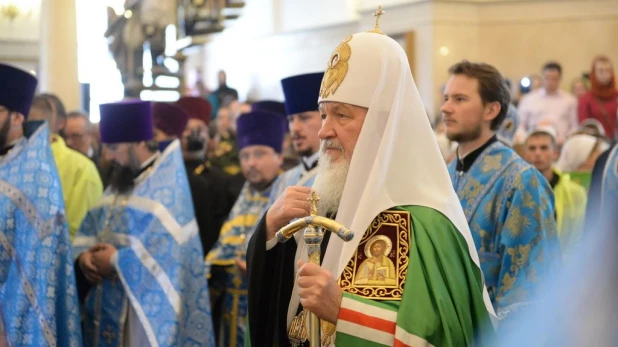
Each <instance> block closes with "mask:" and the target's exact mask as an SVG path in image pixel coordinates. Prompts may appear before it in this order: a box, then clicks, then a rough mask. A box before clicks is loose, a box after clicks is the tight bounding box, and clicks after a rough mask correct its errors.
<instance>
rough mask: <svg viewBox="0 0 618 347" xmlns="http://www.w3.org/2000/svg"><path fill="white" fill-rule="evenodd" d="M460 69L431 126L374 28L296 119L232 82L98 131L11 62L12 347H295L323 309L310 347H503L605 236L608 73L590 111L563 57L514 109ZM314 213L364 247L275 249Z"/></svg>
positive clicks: (591, 93)
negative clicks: (548, 287) (565, 76)
mask: <svg viewBox="0 0 618 347" xmlns="http://www.w3.org/2000/svg"><path fill="white" fill-rule="evenodd" d="M449 74H450V78H449V80H448V82H447V83H446V84H445V86H444V90H443V97H444V100H443V104H442V106H441V109H440V114H441V116H440V117H439V120H438V121H437V122H436V126H435V127H433V129H432V126H431V124H430V122H429V121H428V118H427V115H426V112H425V107H424V106H423V104H422V102H421V98H420V96H419V93H418V90H417V87H416V85H415V83H414V80H413V77H412V74H411V72H410V68H409V64H408V60H407V57H406V54H405V52H404V51H403V49H402V48H401V47H400V45H399V44H398V43H397V42H396V41H394V40H392V39H391V38H389V37H388V36H386V35H384V34H383V33H382V32H381V31H380V30H379V28H378V27H377V25H376V28H374V29H373V30H371V31H368V32H361V33H357V34H354V35H352V36H350V37H347V38H345V39H344V40H343V41H342V42H341V43H340V44H339V46H338V47H336V48H335V50H334V52H333V55H332V57H331V58H330V59H329V61H328V65H327V69H326V71H325V72H320V73H311V74H302V75H296V76H290V77H288V78H285V79H283V80H282V81H281V86H282V90H283V93H284V95H285V101H284V102H278V101H273V100H260V101H256V102H251V103H240V102H239V100H238V93H237V92H236V91H235V90H234V89H232V88H230V87H229V86H227V84H226V75H225V73H224V72H221V73H220V75H219V82H220V87H219V88H218V89H217V90H216V91H214V92H212V93H208V95H207V96H206V95H204V96H199V97H197V96H184V97H182V98H180V99H179V100H178V101H177V102H174V103H161V102H155V103H151V102H147V101H141V100H123V101H120V102H115V103H109V104H102V105H100V114H101V121H100V123H99V124H98V125H94V124H91V123H90V121H89V117H88V115H87V114H86V113H85V112H80V111H73V112H67V110H66V109H65V107H64V105H63V103H62V101H61V100H60V99H59V98H58V97H57V96H56V95H54V94H38V95H35V91H36V87H37V80H36V78H35V77H34V76H32V75H31V74H29V73H28V72H25V71H22V70H19V69H17V68H15V67H12V66H8V65H3V64H0V148H1V151H0V209H1V210H2V215H1V216H0V251H1V253H0V346H80V345H85V346H99V345H103V346H158V345H165V346H220V347H223V346H288V345H292V346H301V345H302V346H304V345H308V344H309V342H310V341H308V340H309V330H310V329H307V325H308V321H309V316H310V315H312V314H314V315H316V316H317V317H318V318H319V319H320V320H321V324H320V327H321V341H318V342H317V343H318V344H320V345H333V344H336V345H340V346H370V345H371V346H373V345H389V346H393V345H397V346H418V345H423V346H472V345H479V346H498V345H501V344H505V345H508V344H509V343H511V342H512V341H511V340H508V339H509V336H513V335H512V332H514V331H519V332H521V324H522V323H525V322H530V319H529V318H530V313H531V312H536V310H538V309H539V305H542V304H543V303H545V302H549V301H548V300H545V297H546V296H547V293H545V292H544V291H543V288H545V287H544V281H545V279H548V278H550V277H552V276H555V275H556V274H559V273H562V267H563V265H562V264H563V263H568V262H569V259H575V258H577V257H578V256H579V255H581V254H582V253H581V252H580V250H581V249H582V247H584V245H585V243H586V242H585V240H586V235H591V234H595V233H596V234H599V235H603V233H602V231H601V230H614V229H615V225H616V224H615V223H616V221H615V220H613V219H611V218H615V216H614V214H615V212H614V213H612V208H613V209H615V206H616V205H615V202H616V201H617V197H618V191H617V189H618V168H617V165H618V153H617V150H616V145H614V143H615V140H616V134H617V132H616V119H617V117H618V113H617V100H618V92H617V91H616V88H615V77H614V75H615V74H614V71H613V67H612V65H611V62H610V61H609V59H607V58H606V57H598V58H595V60H594V62H593V64H592V69H591V71H590V74H589V83H590V88H589V90H588V91H585V92H583V91H578V93H581V95H580V96H579V99H577V98H576V97H575V96H573V95H571V94H570V93H568V92H565V91H562V90H560V89H559V84H560V78H561V74H562V71H561V67H560V65H559V64H557V63H555V62H550V63H548V64H546V65H545V66H544V67H543V70H542V83H541V84H540V85H539V86H536V87H535V88H536V89H533V90H532V91H531V92H530V93H528V94H526V95H524V96H523V97H522V98H521V100H519V103H513V102H512V100H511V94H512V93H511V89H510V87H509V85H508V83H507V80H506V79H505V78H504V77H503V76H502V75H501V73H500V72H499V71H498V70H497V69H496V68H494V67H493V66H491V65H489V64H486V63H474V62H468V61H462V62H459V63H457V64H455V65H453V66H452V67H451V68H450V70H449ZM587 86H588V85H587V84H585V83H582V85H577V88H579V89H581V88H587ZM311 216H323V217H327V218H330V219H333V220H335V221H336V222H337V223H340V225H343V226H345V227H347V228H349V229H350V230H352V231H353V233H354V234H353V236H351V237H350V239H349V240H343V239H341V238H340V237H338V236H337V235H335V236H332V235H331V233H328V232H324V234H323V240H322V241H321V245H320V247H319V250H318V249H314V250H313V253H312V254H313V255H312V256H311V257H309V256H308V250H309V251H311V247H313V246H312V245H309V244H307V241H308V240H307V239H306V238H305V237H303V235H302V232H299V233H296V234H295V235H294V236H293V237H291V238H292V240H290V241H288V242H285V243H282V242H281V241H282V239H281V237H280V236H276V233H277V231H278V230H280V229H281V228H283V227H285V226H286V225H288V224H289V223H290V222H292V221H294V220H297V219H302V218H305V217H311ZM305 220H306V221H308V222H307V223H309V222H310V220H311V219H305ZM612 228H613V229H612ZM592 230H594V231H595V232H594V233H593V232H592ZM336 231H337V230H333V232H336ZM321 237H322V236H321ZM318 251H319V252H318ZM316 254H319V255H320V256H319V259H320V260H321V266H320V265H317V264H315V263H314V260H315V258H314V257H315V255H316ZM310 260H311V261H310ZM578 260H581V258H578ZM568 275H569V276H573V275H572V274H568ZM607 285H610V286H611V285H613V284H612V283H611V282H610V283H608V284H607ZM572 299H573V300H583V299H584V298H582V297H577V296H575V297H573V298H572ZM557 311H559V310H557ZM590 314H594V312H591V313H590ZM577 333H578V332H577V329H571V330H570V331H565V332H561V333H560V334H556V336H559V339H558V337H552V335H551V334H550V333H548V334H547V335H545V338H546V340H547V341H546V342H547V343H549V345H552V343H553V342H556V341H564V340H565V336H571V335H575V334H577ZM569 334H571V335H569ZM515 336H517V335H515ZM573 341H574V340H573ZM608 341H616V340H611V339H609V340H608ZM314 342H315V341H314Z"/></svg>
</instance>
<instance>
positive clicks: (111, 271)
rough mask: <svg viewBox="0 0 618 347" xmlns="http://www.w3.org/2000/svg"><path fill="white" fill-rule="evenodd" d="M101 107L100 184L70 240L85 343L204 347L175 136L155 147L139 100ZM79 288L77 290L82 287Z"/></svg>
mask: <svg viewBox="0 0 618 347" xmlns="http://www.w3.org/2000/svg"><path fill="white" fill-rule="evenodd" d="M100 107H101V124H100V127H101V140H102V142H103V143H104V145H105V146H106V150H107V151H109V153H110V155H111V157H112V158H113V161H114V163H115V167H114V172H113V174H112V176H111V182H110V188H109V189H108V190H107V191H106V193H105V195H104V196H103V198H102V199H101V201H100V202H99V203H98V204H97V205H96V206H95V207H94V208H93V209H91V210H90V211H89V212H88V214H87V215H86V218H85V219H84V222H83V223H82V225H81V228H80V230H79V232H78V234H77V237H76V238H75V240H74V242H73V246H74V250H73V252H74V255H75V259H76V266H75V268H76V272H77V279H78V283H79V287H80V296H82V295H83V296H85V307H84V319H83V320H84V327H85V330H84V335H85V339H84V341H85V342H86V344H87V345H92V346H96V345H100V344H104V345H106V346H144V345H150V346H187V345H190V346H212V345H213V344H214V338H213V333H212V321H211V315H210V299H209V293H208V284H207V282H206V273H205V266H204V262H203V258H202V248H201V243H200V240H199V234H198V230H197V223H196V221H195V214H194V211H193V204H192V202H191V193H190V191H189V185H188V183H187V174H186V172H185V170H184V164H183V161H182V153H181V151H180V143H179V142H178V141H177V140H175V141H173V142H172V143H170V144H169V145H168V146H167V147H166V148H165V150H164V151H163V152H162V153H161V152H159V151H158V144H157V143H156V141H153V120H152V109H151V104H150V103H149V102H143V101H124V102H120V103H112V104H103V105H101V106H100ZM84 294H85V295H84Z"/></svg>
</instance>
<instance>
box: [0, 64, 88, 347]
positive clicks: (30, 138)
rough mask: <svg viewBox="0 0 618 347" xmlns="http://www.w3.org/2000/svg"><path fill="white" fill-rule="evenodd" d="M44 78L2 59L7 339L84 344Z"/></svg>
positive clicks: (1, 285)
mask: <svg viewBox="0 0 618 347" xmlns="http://www.w3.org/2000/svg"><path fill="white" fill-rule="evenodd" d="M36 85H37V80H36V78H35V77H34V76H32V75H31V74H29V73H27V72H25V71H22V70H20V69H17V68H14V67H12V66H8V65H4V64H0V210H1V211H2V213H1V214H0V346H80V345H81V343H82V341H81V330H80V326H79V306H78V302H77V291H76V288H75V276H74V272H73V268H72V264H71V243H70V241H69V230H68V224H67V221H66V215H65V209H64V202H63V198H62V187H61V184H60V178H59V177H58V172H57V169H56V164H55V161H54V158H53V156H52V151H51V148H50V142H49V129H48V126H47V123H44V122H29V123H25V121H26V117H27V115H28V112H29V111H30V106H31V103H32V98H33V96H34V93H35V90H36Z"/></svg>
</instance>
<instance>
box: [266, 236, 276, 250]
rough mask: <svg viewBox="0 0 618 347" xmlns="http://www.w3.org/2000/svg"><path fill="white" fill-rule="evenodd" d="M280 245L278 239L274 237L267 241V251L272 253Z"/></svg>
mask: <svg viewBox="0 0 618 347" xmlns="http://www.w3.org/2000/svg"><path fill="white" fill-rule="evenodd" d="M278 243H279V240H277V238H276V237H273V238H272V239H270V240H268V241H266V250H267V251H270V250H271V249H273V248H275V246H276V245H277V244H278Z"/></svg>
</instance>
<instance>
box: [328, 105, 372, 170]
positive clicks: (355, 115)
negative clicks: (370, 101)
mask: <svg viewBox="0 0 618 347" xmlns="http://www.w3.org/2000/svg"><path fill="white" fill-rule="evenodd" d="M320 116H321V117H322V128H321V129H320V132H319V133H318V136H319V137H320V140H321V141H322V143H321V151H322V153H321V154H322V155H323V156H325V157H326V158H327V160H329V161H330V162H332V163H336V162H338V161H340V160H342V158H343V160H346V161H348V162H349V161H351V160H352V154H353V153H354V147H355V146H356V141H358V136H359V135H360V132H361V129H362V128H363V123H364V122H365V117H366V116H367V109H366V108H364V107H359V106H354V105H349V104H344V103H339V102H323V103H321V104H320Z"/></svg>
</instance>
